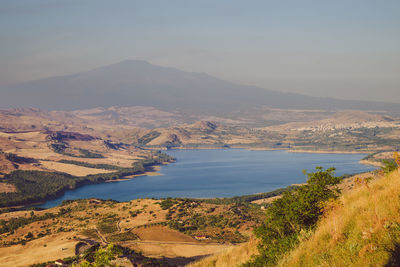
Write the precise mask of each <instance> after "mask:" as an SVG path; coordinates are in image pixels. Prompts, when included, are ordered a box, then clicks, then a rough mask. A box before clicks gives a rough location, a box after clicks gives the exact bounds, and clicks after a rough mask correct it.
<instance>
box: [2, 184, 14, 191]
mask: <svg viewBox="0 0 400 267" xmlns="http://www.w3.org/2000/svg"><path fill="white" fill-rule="evenodd" d="M15 191H16V189H15V186H14V185H12V184H6V183H0V193H11V192H15Z"/></svg>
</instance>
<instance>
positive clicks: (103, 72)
mask: <svg viewBox="0 0 400 267" xmlns="http://www.w3.org/2000/svg"><path fill="white" fill-rule="evenodd" d="M111 106H153V107H156V108H159V109H163V110H167V111H171V110H180V111H185V112H193V113H203V114H217V113H219V114H220V113H230V112H240V111H247V110H250V109H257V108H258V107H263V106H264V107H265V106H267V107H271V108H283V109H286V108H290V109H325V110H326V109H333V110H336V109H358V110H382V111H390V112H400V104H392V103H383V102H366V101H352V100H339V99H332V98H319V97H311V96H305V95H301V94H294V93H282V92H277V91H271V90H265V89H262V88H258V87H254V86H245V85H239V84H234V83H231V82H227V81H223V80H221V79H218V78H215V77H212V76H210V75H207V74H204V73H193V72H184V71H180V70H177V69H174V68H168V67H160V66H155V65H152V64H150V63H148V62H145V61H138V60H127V61H122V62H120V63H116V64H113V65H109V66H105V67H100V68H97V69H94V70H91V71H87V72H82V73H77V74H73V75H67V76H58V77H51V78H46V79H41V80H36V81H30V82H26V83H23V84H18V85H14V86H10V87H7V88H1V89H0V107H1V108H10V107H34V108H42V109H49V110H76V109H87V108H94V107H111Z"/></svg>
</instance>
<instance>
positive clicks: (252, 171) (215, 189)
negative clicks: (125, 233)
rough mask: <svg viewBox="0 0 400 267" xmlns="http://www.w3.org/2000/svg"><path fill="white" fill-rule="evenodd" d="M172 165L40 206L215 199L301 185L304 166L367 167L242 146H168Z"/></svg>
mask: <svg viewBox="0 0 400 267" xmlns="http://www.w3.org/2000/svg"><path fill="white" fill-rule="evenodd" d="M167 153H168V154H169V155H171V156H174V157H175V158H176V159H177V162H176V163H172V164H169V165H164V166H162V167H161V171H160V173H161V175H160V176H141V177H137V178H134V179H131V180H127V181H120V182H112V183H103V184H94V185H85V186H82V187H80V188H78V189H75V190H69V191H67V192H65V194H64V195H63V196H62V197H59V198H57V199H54V200H49V201H47V202H45V203H44V204H42V205H40V206H39V207H42V208H49V207H53V206H57V205H59V204H61V202H62V201H63V200H67V199H78V198H102V199H110V198H111V199H114V200H118V201H128V200H132V199H136V198H151V197H155V198H164V197H193V198H213V197H232V196H240V195H248V194H254V193H260V192H268V191H272V190H274V189H277V188H281V187H286V186H288V185H291V184H298V183H304V182H305V181H306V177H305V176H304V175H303V173H302V170H303V169H306V170H307V171H313V170H314V169H315V167H316V166H323V167H325V168H329V167H335V168H336V174H337V175H343V174H353V173H358V172H364V171H370V170H373V169H374V167H372V166H366V165H362V164H360V163H359V160H360V159H362V158H363V157H364V156H365V154H312V153H289V152H286V151H249V150H244V149H215V150H170V151H168V152H167Z"/></svg>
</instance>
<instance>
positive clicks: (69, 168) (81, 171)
mask: <svg viewBox="0 0 400 267" xmlns="http://www.w3.org/2000/svg"><path fill="white" fill-rule="evenodd" d="M40 164H41V165H42V166H43V167H45V168H46V169H49V170H54V171H58V172H65V173H68V174H71V175H75V176H85V175H89V174H98V173H110V172H112V171H110V170H103V169H94V168H87V167H83V166H77V165H74V164H65V163H60V162H54V161H40Z"/></svg>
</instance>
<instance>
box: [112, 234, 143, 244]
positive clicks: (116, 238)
mask: <svg viewBox="0 0 400 267" xmlns="http://www.w3.org/2000/svg"><path fill="white" fill-rule="evenodd" d="M107 239H108V241H110V242H122V241H129V240H136V239H138V236H137V235H135V234H134V233H132V232H125V233H118V234H113V235H111V236H109V237H107Z"/></svg>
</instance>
